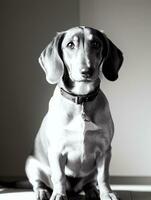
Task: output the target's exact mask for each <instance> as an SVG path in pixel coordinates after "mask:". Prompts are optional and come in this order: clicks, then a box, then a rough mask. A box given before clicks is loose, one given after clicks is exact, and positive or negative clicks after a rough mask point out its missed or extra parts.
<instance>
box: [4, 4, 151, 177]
mask: <svg viewBox="0 0 151 200" xmlns="http://www.w3.org/2000/svg"><path fill="white" fill-rule="evenodd" d="M150 10H151V1H150V0H114V3H113V1H112V0H106V1H103V0H93V1H92V0H80V1H78V0H64V1H59V0H54V1H53V0H45V1H42V0H32V1H30V0H26V1H25V0H13V1H9V0H1V2H0V21H1V31H0V44H1V48H0V58H1V73H0V77H1V84H0V92H1V93H0V137H1V139H0V176H24V164H25V160H26V157H27V156H28V154H29V153H30V151H31V148H32V143H33V140H34V137H35V135H36V132H37V130H38V129H39V127H40V124H41V121H42V119H43V117H44V115H45V113H46V112H47V107H48V101H49V99H50V97H51V96H52V93H53V89H54V86H52V85H49V84H48V83H47V82H46V80H45V75H44V72H43V71H42V69H41V68H40V65H39V64H38V57H39V55H40V53H41V51H42V50H43V49H44V48H45V46H46V45H47V44H48V43H49V41H50V40H51V39H52V38H53V36H54V35H55V34H56V32H57V31H62V30H66V29H68V28H70V27H73V26H77V25H79V24H80V25H88V26H92V27H95V28H97V29H100V30H101V29H104V31H105V33H106V34H107V36H108V37H109V38H110V39H111V40H112V41H113V42H114V43H115V44H116V45H117V46H118V47H119V48H120V49H122V51H123V53H124V58H125V60H124V64H123V66H122V69H121V71H120V74H119V79H118V80H117V81H116V82H114V83H112V82H109V81H107V80H105V78H103V81H102V84H101V88H103V91H104V92H105V94H106V95H107V98H108V99H109V102H110V107H111V111H112V116H113V119H114V122H115V130H116V131H115V137H114V140H113V158H112V161H111V167H110V171H111V175H120V176H151V156H150V153H151V148H150V146H151V128H150V127H151V78H150V76H151V39H150V35H151V12H150Z"/></svg>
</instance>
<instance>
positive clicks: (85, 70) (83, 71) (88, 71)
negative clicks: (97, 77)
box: [81, 67, 94, 78]
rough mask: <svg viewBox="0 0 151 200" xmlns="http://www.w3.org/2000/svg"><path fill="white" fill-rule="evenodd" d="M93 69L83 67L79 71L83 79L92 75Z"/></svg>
mask: <svg viewBox="0 0 151 200" xmlns="http://www.w3.org/2000/svg"><path fill="white" fill-rule="evenodd" d="M93 72H94V70H93V68H92V67H89V68H88V67H85V68H82V69H81V74H82V76H83V77H84V78H90V77H91V76H92V75H93Z"/></svg>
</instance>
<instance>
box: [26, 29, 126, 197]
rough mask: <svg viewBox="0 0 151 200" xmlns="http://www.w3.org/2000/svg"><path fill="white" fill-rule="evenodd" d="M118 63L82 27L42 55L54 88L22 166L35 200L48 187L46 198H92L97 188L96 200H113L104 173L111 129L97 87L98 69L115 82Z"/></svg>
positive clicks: (103, 41)
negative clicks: (73, 194) (71, 194)
mask: <svg viewBox="0 0 151 200" xmlns="http://www.w3.org/2000/svg"><path fill="white" fill-rule="evenodd" d="M110 46H111V47H110ZM109 48H110V49H109ZM111 49H112V50H113V51H114V52H110V51H111ZM112 53H113V57H112V61H109V58H108V57H109V56H110V54H112ZM116 57H117V58H116ZM114 60H115V61H114ZM122 60H123V58H122V54H121V52H120V50H119V49H117V48H116V47H115V45H113V43H111V41H109V40H108V39H107V38H106V36H105V35H104V34H103V33H101V32H99V31H97V30H95V29H92V28H86V27H76V28H73V29H70V30H68V31H66V32H63V33H60V34H58V35H57V36H56V38H55V39H54V41H53V42H51V43H50V44H49V45H48V47H47V48H46V49H45V50H44V52H43V53H42V54H41V57H40V60H39V61H40V64H41V65H42V67H43V69H44V70H45V72H46V77H47V80H48V82H50V83H57V84H58V85H57V86H56V89H55V91H54V95H53V97H52V98H51V100H50V103H49V110H48V113H47V114H46V116H45V118H44V120H43V122H42V125H41V127H40V130H39V132H38V134H37V136H36V139H35V144H34V150H33V152H32V155H30V156H29V158H28V160H27V163H26V173H27V176H28V178H29V180H30V182H31V183H32V185H33V189H34V191H35V192H36V194H37V199H38V200H39V199H40V200H44V199H48V198H49V197H50V193H49V191H48V190H49V189H48V188H51V189H53V193H52V195H51V200H54V199H57V200H60V199H63V198H66V191H73V192H79V191H82V190H84V191H85V193H86V197H87V198H90V199H91V198H94V199H97V198H98V192H97V189H96V187H97V185H98V189H99V195H100V198H101V200H110V199H112V200H117V197H116V195H115V194H114V193H113V192H112V190H111V188H110V186H109V172H108V168H109V162H110V157H111V140H112V137H113V132H114V126H113V121H112V118H111V114H110V109H109V105H108V101H107V99H106V97H105V95H104V94H103V92H102V91H101V90H100V89H99V85H100V73H101V72H100V68H101V67H100V65H102V71H103V74H104V75H105V76H106V77H107V78H108V79H109V80H115V79H117V76H118V74H117V73H118V70H119V68H120V66H121V64H122ZM111 62H112V64H111ZM113 62H115V63H113ZM110 64H111V66H109V65H110ZM103 65H104V66H103ZM104 67H106V69H105V68H104ZM109 67H110V68H111V69H109ZM112 68H113V69H112ZM108 69H109V71H108ZM74 180H75V181H74Z"/></svg>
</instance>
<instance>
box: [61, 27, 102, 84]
mask: <svg viewBox="0 0 151 200" xmlns="http://www.w3.org/2000/svg"><path fill="white" fill-rule="evenodd" d="M104 45H105V41H104V40H103V38H102V37H100V36H99V34H98V32H97V31H94V30H93V29H90V28H73V29H70V31H67V33H66V34H65V36H64V39H63V41H62V45H61V50H62V57H63V60H64V64H65V66H66V67H67V69H68V73H69V76H70V78H71V80H72V81H74V82H94V81H95V80H97V79H98V78H99V74H100V64H101V61H102V59H103V55H102V54H103V47H104Z"/></svg>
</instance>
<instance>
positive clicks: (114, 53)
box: [102, 36, 123, 81]
mask: <svg viewBox="0 0 151 200" xmlns="http://www.w3.org/2000/svg"><path fill="white" fill-rule="evenodd" d="M105 37H106V36H105ZM106 44H107V45H106V48H107V51H106V56H105V58H104V61H103V63H102V72H103V74H104V76H105V77H106V78H107V79H108V80H110V81H115V80H116V79H117V78H118V71H119V69H120V67H121V65H122V63H123V54H122V52H121V51H120V50H119V49H118V48H117V47H116V46H115V45H114V44H113V43H112V42H111V41H110V40H109V39H108V38H107V37H106Z"/></svg>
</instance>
